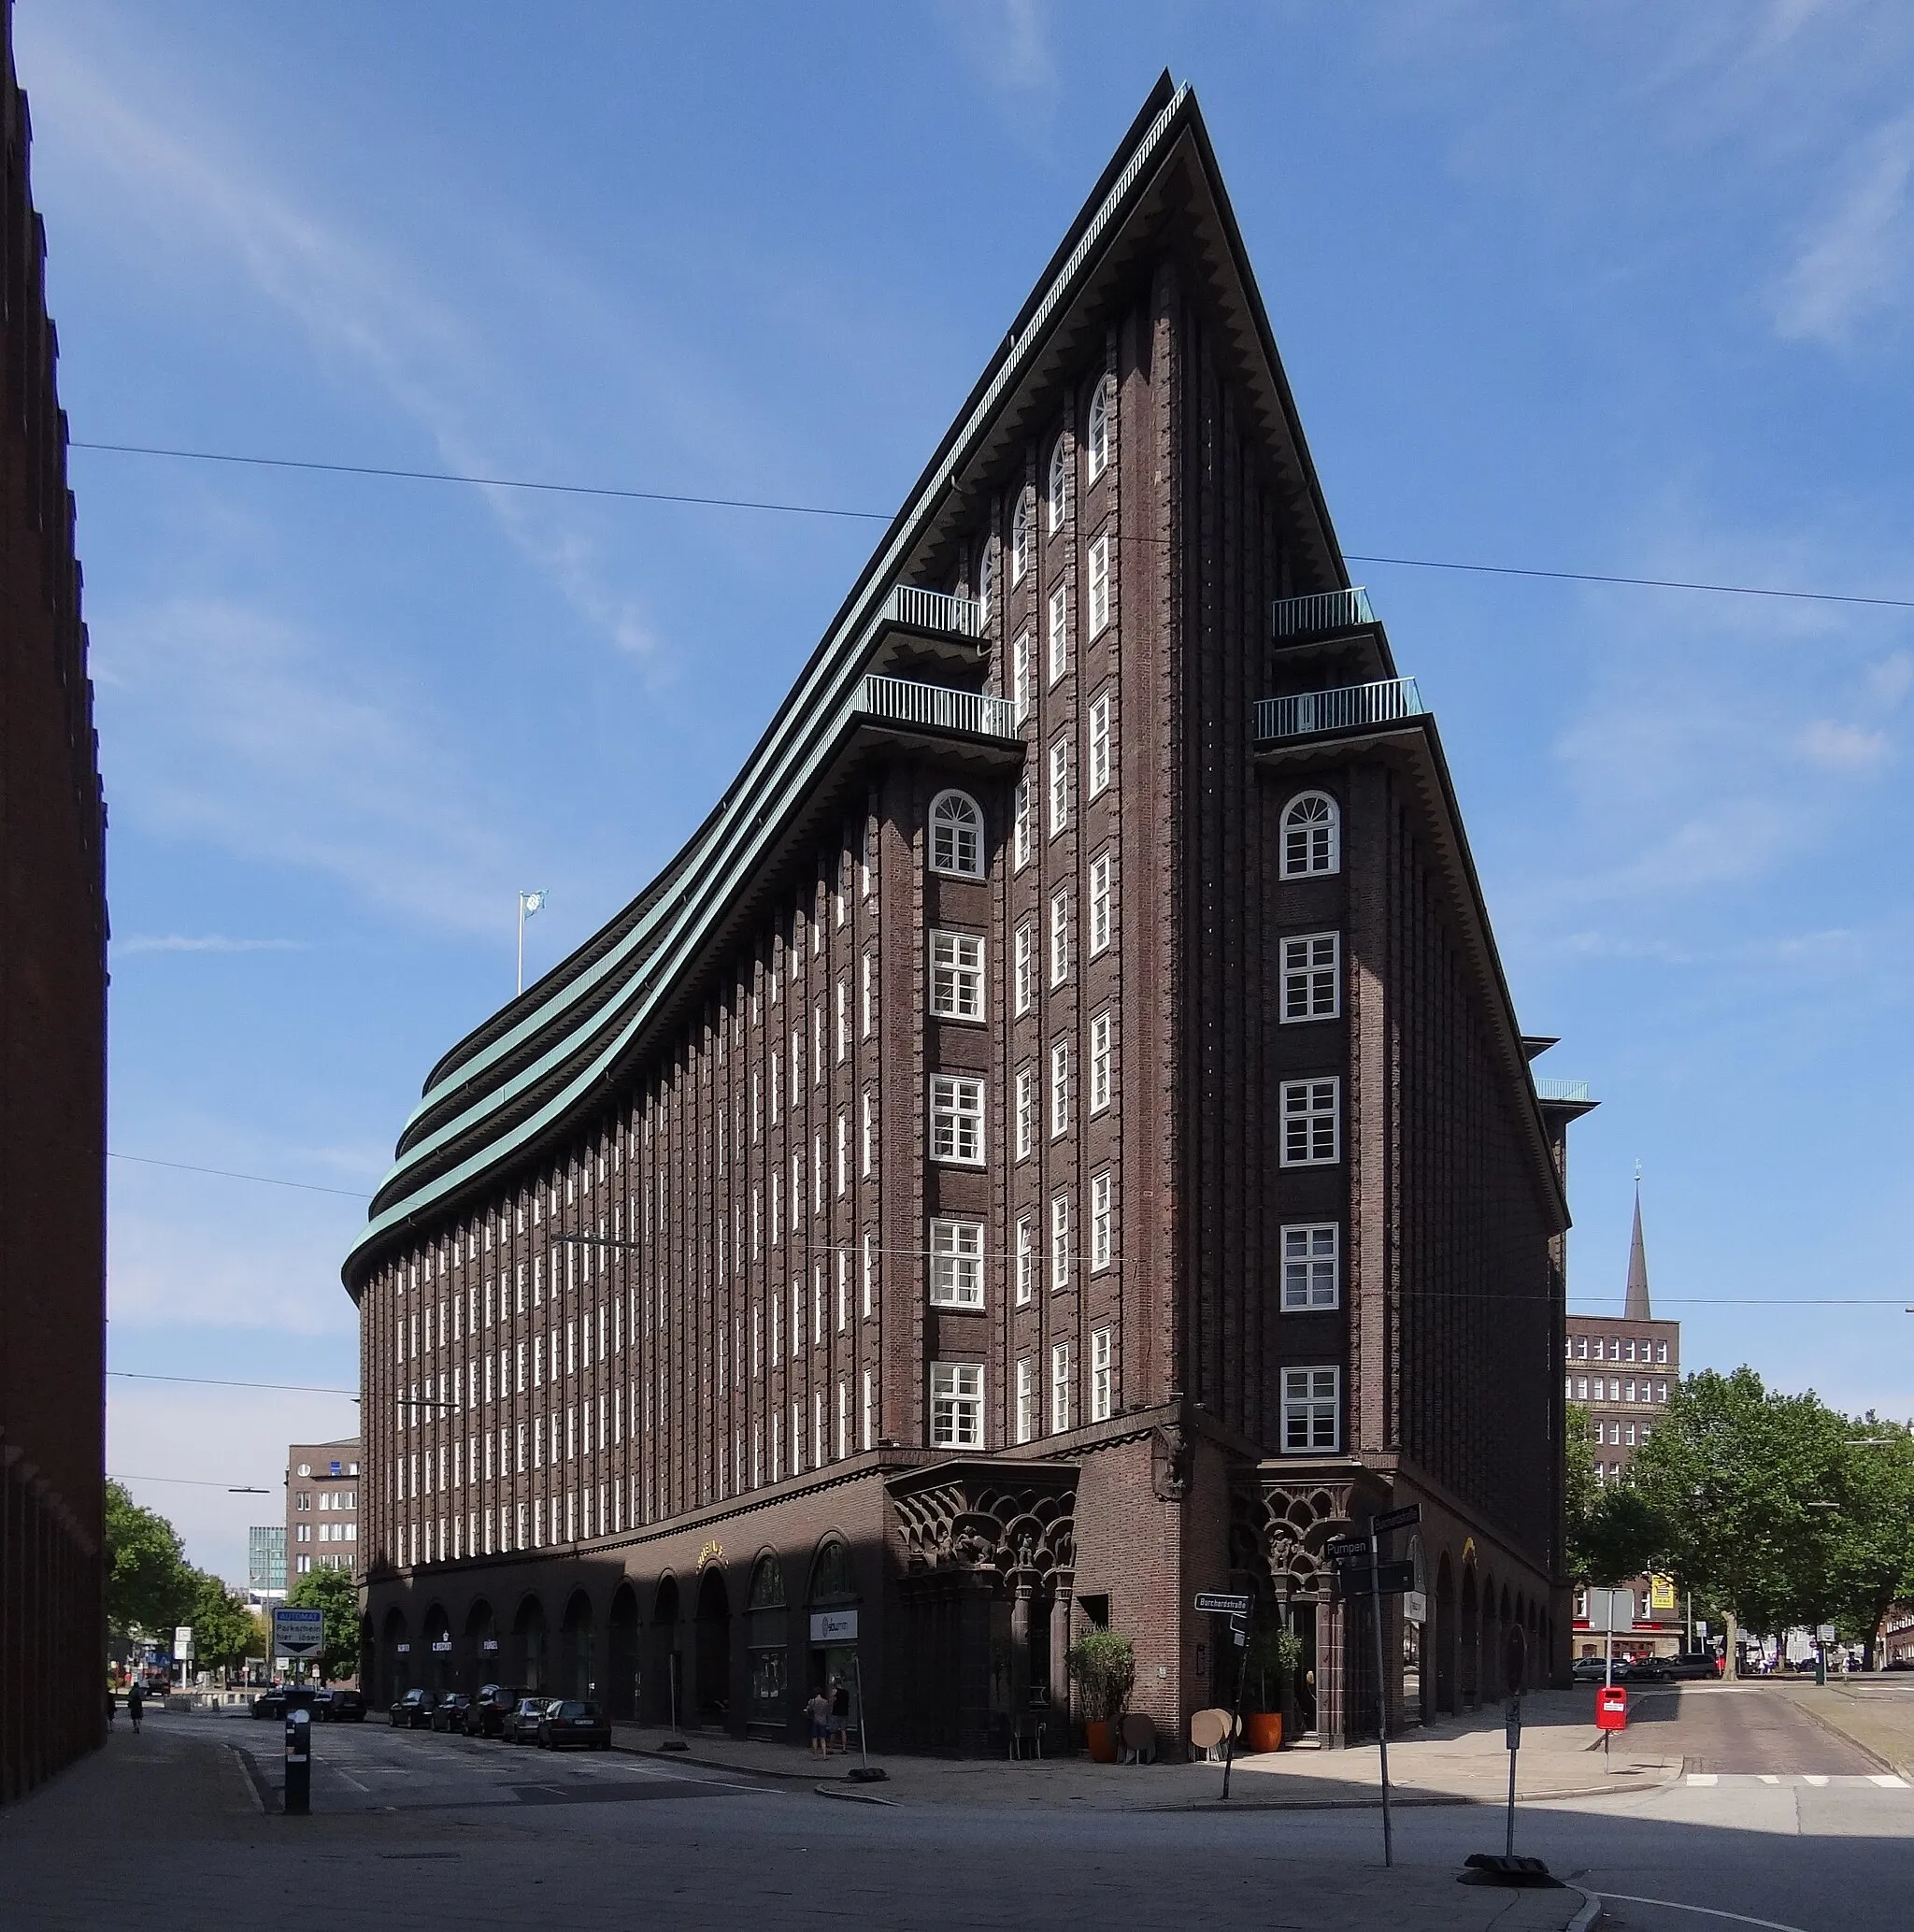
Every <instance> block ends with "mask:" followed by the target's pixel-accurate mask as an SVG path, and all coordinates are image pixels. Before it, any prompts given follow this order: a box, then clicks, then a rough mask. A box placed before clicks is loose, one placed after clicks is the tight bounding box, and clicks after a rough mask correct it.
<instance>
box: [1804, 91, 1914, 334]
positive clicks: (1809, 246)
mask: <svg viewBox="0 0 1914 1932" xmlns="http://www.w3.org/2000/svg"><path fill="white" fill-rule="evenodd" d="M1842 172H1843V175H1844V179H1843V180H1842V181H1841V182H1840V184H1839V187H1838V189H1837V190H1836V192H1835V194H1834V195H1833V197H1832V198H1831V201H1830V204H1829V205H1828V206H1826V207H1824V208H1822V209H1821V210H1820V211H1819V212H1818V213H1817V214H1816V216H1815V217H1814V218H1813V219H1812V221H1811V222H1808V223H1807V224H1806V227H1805V232H1804V233H1803V236H1802V237H1801V239H1800V242H1799V244H1798V248H1797V252H1796V254H1795V257H1794V260H1793V264H1792V265H1790V267H1789V269H1788V271H1787V273H1786V274H1785V276H1784V277H1783V278H1782V279H1781V282H1780V286H1779V289H1778V292H1777V296H1776V302H1775V321H1776V326H1777V327H1778V329H1779V331H1780V333H1781V335H1782V336H1784V337H1786V338H1788V339H1790V340H1793V341H1802V340H1811V341H1820V342H1822V343H1825V344H1827V345H1828V346H1829V347H1831V348H1836V349H1843V348H1846V347H1848V346H1849V345H1850V343H1851V342H1852V341H1853V339H1854V336H1855V333H1856V331H1857V330H1858V328H1859V327H1860V326H1861V324H1862V323H1863V322H1866V321H1868V320H1870V319H1872V318H1873V317H1874V316H1876V315H1877V314H1878V313H1879V312H1880V311H1881V310H1884V309H1887V310H1893V309H1897V308H1898V309H1905V308H1907V307H1908V306H1909V305H1910V303H1914V196H1910V189H1914V112H1910V113H1907V114H1903V115H1901V116H1900V117H1899V118H1898V119H1896V120H1894V121H1892V122H1889V123H1888V124H1887V125H1886V126H1885V127H1880V128H1877V129H1875V130H1874V131H1873V132H1872V133H1871V134H1869V135H1867V136H1864V138H1863V139H1861V140H1860V141H1858V142H1857V143H1856V144H1855V148H1854V151H1853V152H1852V154H1851V155H1850V157H1849V159H1848V162H1847V165H1846V166H1845V167H1844V169H1843V170H1842Z"/></svg>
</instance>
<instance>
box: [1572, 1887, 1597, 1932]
mask: <svg viewBox="0 0 1914 1932" xmlns="http://www.w3.org/2000/svg"><path fill="white" fill-rule="evenodd" d="M1571 1889H1573V1888H1571ZM1601 1916H1602V1900H1601V1896H1600V1895H1599V1894H1597V1893H1594V1892H1584V1893H1582V1894H1581V1910H1580V1911H1578V1912H1577V1913H1576V1915H1575V1916H1574V1917H1573V1918H1572V1919H1570V1920H1569V1922H1568V1924H1567V1925H1564V1927H1563V1932H1592V1928H1593V1925H1594V1923H1595V1921H1596V1920H1597V1919H1599V1918H1600V1917H1601Z"/></svg>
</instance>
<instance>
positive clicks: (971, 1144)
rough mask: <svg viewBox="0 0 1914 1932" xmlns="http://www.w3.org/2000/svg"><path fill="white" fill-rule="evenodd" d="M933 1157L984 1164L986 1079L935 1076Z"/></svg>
mask: <svg viewBox="0 0 1914 1932" xmlns="http://www.w3.org/2000/svg"><path fill="white" fill-rule="evenodd" d="M931 1159H932V1160H934V1161H943V1162H946V1163H949V1164H952V1165H954V1166H960V1167H980V1166H983V1081H982V1080H979V1079H977V1078H976V1077H974V1076H971V1075H965V1074H954V1073H936V1074H933V1075H932V1076H931Z"/></svg>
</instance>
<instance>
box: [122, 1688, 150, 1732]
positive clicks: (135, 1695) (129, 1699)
mask: <svg viewBox="0 0 1914 1932" xmlns="http://www.w3.org/2000/svg"><path fill="white" fill-rule="evenodd" d="M145 1702H146V1693H145V1692H144V1691H143V1690H141V1689H140V1687H139V1679H138V1678H135V1679H134V1680H133V1682H132V1683H131V1684H130V1685H129V1686H128V1687H127V1692H126V1714H127V1716H128V1717H130V1718H131V1719H132V1720H133V1734H134V1736H135V1737H137V1736H138V1735H139V1711H140V1706H141V1705H143V1704H144V1703H145Z"/></svg>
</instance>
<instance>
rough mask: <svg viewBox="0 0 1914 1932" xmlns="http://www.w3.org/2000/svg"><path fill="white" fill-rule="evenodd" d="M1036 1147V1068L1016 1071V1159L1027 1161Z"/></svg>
mask: <svg viewBox="0 0 1914 1932" xmlns="http://www.w3.org/2000/svg"><path fill="white" fill-rule="evenodd" d="M1035 1149H1036V1067H1034V1066H1020V1067H1019V1068H1018V1069H1017V1158H1018V1159H1019V1160H1020V1161H1022V1160H1028V1159H1029V1157H1030V1155H1031V1153H1032V1152H1033V1151H1034V1150H1035Z"/></svg>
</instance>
